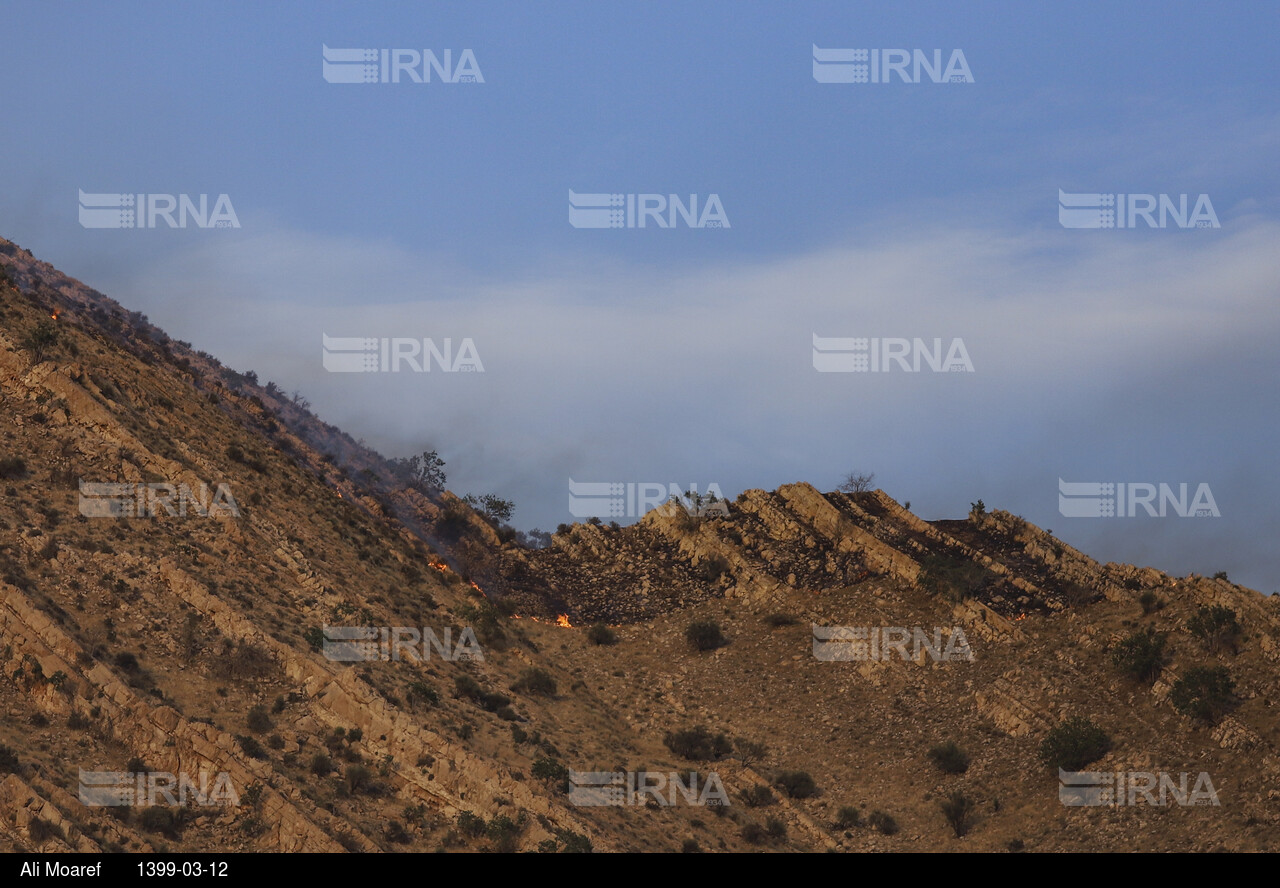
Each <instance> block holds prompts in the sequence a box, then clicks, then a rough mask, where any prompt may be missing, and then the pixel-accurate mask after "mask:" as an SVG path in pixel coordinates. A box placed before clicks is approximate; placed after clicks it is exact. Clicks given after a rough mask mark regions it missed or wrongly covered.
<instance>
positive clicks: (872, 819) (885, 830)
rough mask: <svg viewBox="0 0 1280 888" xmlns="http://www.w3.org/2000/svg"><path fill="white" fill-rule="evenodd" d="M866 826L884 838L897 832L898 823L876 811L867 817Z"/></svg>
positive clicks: (882, 812) (883, 813)
mask: <svg viewBox="0 0 1280 888" xmlns="http://www.w3.org/2000/svg"><path fill="white" fill-rule="evenodd" d="M867 826H869V827H871V828H872V829H874V830H876V831H877V832H879V833H880V834H881V835H884V836H891V835H893V834H894V833H896V832H897V831H898V821H896V820H894V819H893V817H891V816H890V815H888V814H886V813H885V812H884V811H880V810H878V809H877V810H875V811H872V812H871V814H870V816H868V817H867Z"/></svg>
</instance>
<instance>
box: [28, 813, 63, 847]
mask: <svg viewBox="0 0 1280 888" xmlns="http://www.w3.org/2000/svg"><path fill="white" fill-rule="evenodd" d="M27 832H29V833H30V835H31V841H33V842H35V843H36V844H37V845H40V844H43V843H45V842H47V841H49V839H54V838H57V839H62V838H65V836H64V835H63V833H62V828H61V827H59V826H55V825H54V824H52V823H50V822H49V821H47V820H45V819H43V818H41V817H33V818H31V821H30V822H29V823H28V824H27Z"/></svg>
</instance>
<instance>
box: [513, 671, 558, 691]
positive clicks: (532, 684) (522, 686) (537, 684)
mask: <svg viewBox="0 0 1280 888" xmlns="http://www.w3.org/2000/svg"><path fill="white" fill-rule="evenodd" d="M511 690H513V691H515V692H516V693H520V694H533V695H536V696H539V697H554V696H555V694H556V680H555V679H554V678H552V677H551V673H549V672H547V670H545V669H536V668H535V669H525V670H522V671H521V673H520V677H519V678H518V679H516V681H515V683H513V684H512V685H511Z"/></svg>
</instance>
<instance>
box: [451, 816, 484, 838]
mask: <svg viewBox="0 0 1280 888" xmlns="http://www.w3.org/2000/svg"><path fill="white" fill-rule="evenodd" d="M457 824H458V832H460V833H462V834H463V835H464V836H466V837H467V838H469V839H478V838H480V837H481V836H483V835H484V834H485V832H487V831H488V828H489V825H488V824H487V823H486V822H485V819H484V818H483V817H480V816H477V815H475V814H472V813H471V812H470V811H463V812H462V813H461V814H459V815H458V819H457Z"/></svg>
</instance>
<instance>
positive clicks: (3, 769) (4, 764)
mask: <svg viewBox="0 0 1280 888" xmlns="http://www.w3.org/2000/svg"><path fill="white" fill-rule="evenodd" d="M16 773H18V754H17V753H16V752H14V751H13V750H12V749H10V748H9V747H7V746H5V745H4V744H3V743H0V774H16Z"/></svg>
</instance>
